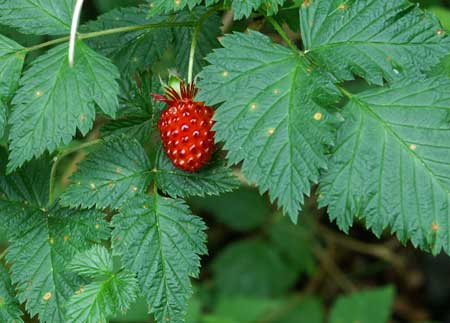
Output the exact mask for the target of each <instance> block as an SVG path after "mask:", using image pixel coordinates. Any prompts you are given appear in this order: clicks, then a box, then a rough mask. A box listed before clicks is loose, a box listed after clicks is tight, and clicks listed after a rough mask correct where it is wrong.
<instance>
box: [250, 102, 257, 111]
mask: <svg viewBox="0 0 450 323" xmlns="http://www.w3.org/2000/svg"><path fill="white" fill-rule="evenodd" d="M250 109H252V110H253V111H255V110H256V103H252V104H251V105H250Z"/></svg>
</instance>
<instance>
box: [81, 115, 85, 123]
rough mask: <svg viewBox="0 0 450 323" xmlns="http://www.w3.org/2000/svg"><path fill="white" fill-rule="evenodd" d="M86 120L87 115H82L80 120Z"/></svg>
mask: <svg viewBox="0 0 450 323" xmlns="http://www.w3.org/2000/svg"><path fill="white" fill-rule="evenodd" d="M85 120H86V116H85V115H84V114H82V115H80V121H81V122H84V121H85Z"/></svg>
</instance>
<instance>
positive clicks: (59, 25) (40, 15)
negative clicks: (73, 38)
mask: <svg viewBox="0 0 450 323" xmlns="http://www.w3.org/2000/svg"><path fill="white" fill-rule="evenodd" d="M75 2H76V0H58V1H54V0H14V1H11V0H0V23H1V24H4V25H8V26H12V27H15V28H17V29H18V30H20V31H21V32H23V33H25V34H37V35H47V34H49V35H61V34H68V33H69V31H70V25H71V20H72V15H73V10H74V8H75Z"/></svg>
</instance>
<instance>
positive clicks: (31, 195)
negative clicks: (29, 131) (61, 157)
mask: <svg viewBox="0 0 450 323" xmlns="http://www.w3.org/2000/svg"><path fill="white" fill-rule="evenodd" d="M7 156H8V154H7V152H6V151H5V150H4V149H3V148H0V194H2V195H3V197H2V198H6V199H8V200H10V201H21V202H26V203H27V204H31V205H34V206H36V207H45V206H46V205H47V202H48V192H49V182H50V159H49V158H48V156H47V155H44V156H42V157H41V158H39V159H37V160H32V161H31V162H29V163H27V164H25V165H24V166H23V167H22V168H20V169H18V170H17V171H15V172H14V173H12V174H10V175H6V164H7V162H8V160H7V158H8V157H7ZM2 211H3V210H2ZM2 211H0V212H2Z"/></svg>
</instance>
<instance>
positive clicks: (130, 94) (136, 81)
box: [100, 71, 164, 144]
mask: <svg viewBox="0 0 450 323" xmlns="http://www.w3.org/2000/svg"><path fill="white" fill-rule="evenodd" d="M120 84H121V94H120V97H119V102H120V109H119V111H118V113H117V114H118V117H117V119H116V120H113V121H111V122H109V123H107V124H105V125H104V126H103V127H102V128H101V129H100V131H101V133H102V135H103V136H102V137H108V136H122V135H126V136H128V137H132V138H135V139H137V140H138V141H139V142H140V143H142V144H144V143H146V142H148V141H149V140H151V138H152V135H153V134H154V133H155V131H156V130H157V127H156V123H157V119H158V118H157V115H158V112H159V111H160V110H161V108H162V106H163V105H164V104H163V103H162V102H156V101H154V100H153V98H152V95H151V94H152V93H158V92H160V91H161V83H160V81H159V80H158V79H157V77H155V75H154V74H153V73H152V72H151V71H144V72H140V73H135V74H134V75H132V76H130V75H126V76H124V77H123V78H122V80H121V82H120Z"/></svg>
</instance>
